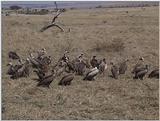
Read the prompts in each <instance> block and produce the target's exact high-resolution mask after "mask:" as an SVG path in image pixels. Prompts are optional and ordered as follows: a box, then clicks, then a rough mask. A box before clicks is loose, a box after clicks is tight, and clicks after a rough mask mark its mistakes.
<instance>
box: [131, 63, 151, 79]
mask: <svg viewBox="0 0 160 121" xmlns="http://www.w3.org/2000/svg"><path fill="white" fill-rule="evenodd" d="M148 69H149V66H148V65H146V66H145V67H144V68H141V69H139V71H136V72H135V76H134V79H138V78H139V79H141V80H143V78H144V76H145V75H146V74H147V72H148Z"/></svg>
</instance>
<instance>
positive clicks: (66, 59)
mask: <svg viewBox="0 0 160 121" xmlns="http://www.w3.org/2000/svg"><path fill="white" fill-rule="evenodd" d="M68 53H69V52H68V51H65V53H64V55H63V57H61V58H60V59H59V61H64V62H68V61H69V57H68V55H67V54H68Z"/></svg>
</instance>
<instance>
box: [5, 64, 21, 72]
mask: <svg viewBox="0 0 160 121" xmlns="http://www.w3.org/2000/svg"><path fill="white" fill-rule="evenodd" d="M7 66H9V69H8V72H7V74H8V75H13V74H15V73H16V72H17V71H18V69H20V68H21V67H22V65H15V66H14V65H13V64H12V63H9V64H7Z"/></svg>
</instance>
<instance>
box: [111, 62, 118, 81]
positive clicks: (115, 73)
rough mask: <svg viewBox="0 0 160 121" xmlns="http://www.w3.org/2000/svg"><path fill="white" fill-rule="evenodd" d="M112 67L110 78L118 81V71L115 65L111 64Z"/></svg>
mask: <svg viewBox="0 0 160 121" xmlns="http://www.w3.org/2000/svg"><path fill="white" fill-rule="evenodd" d="M111 65H112V67H111V72H112V76H113V78H115V79H118V75H119V69H118V67H117V66H116V65H113V63H111Z"/></svg>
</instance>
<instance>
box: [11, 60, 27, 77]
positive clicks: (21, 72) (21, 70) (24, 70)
mask: <svg viewBox="0 0 160 121" xmlns="http://www.w3.org/2000/svg"><path fill="white" fill-rule="evenodd" d="M29 68H30V65H29V61H28V60H26V62H25V63H24V64H23V65H22V67H21V68H19V69H18V70H17V71H16V72H15V73H14V74H13V75H12V76H11V78H12V79H17V78H20V77H28V76H29V73H30V71H29V70H30V69H29Z"/></svg>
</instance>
